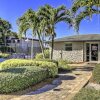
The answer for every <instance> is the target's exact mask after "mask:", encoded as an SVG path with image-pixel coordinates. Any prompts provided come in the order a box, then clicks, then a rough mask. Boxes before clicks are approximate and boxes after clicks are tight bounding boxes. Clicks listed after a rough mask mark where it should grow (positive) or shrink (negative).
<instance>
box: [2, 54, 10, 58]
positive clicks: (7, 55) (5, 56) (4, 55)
mask: <svg viewBox="0 0 100 100" xmlns="http://www.w3.org/2000/svg"><path fill="white" fill-rule="evenodd" d="M9 56H10V54H7V53H0V58H8V57H9Z"/></svg>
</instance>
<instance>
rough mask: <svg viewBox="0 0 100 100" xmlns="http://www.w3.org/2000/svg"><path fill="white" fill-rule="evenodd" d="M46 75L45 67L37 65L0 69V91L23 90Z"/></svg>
mask: <svg viewBox="0 0 100 100" xmlns="http://www.w3.org/2000/svg"><path fill="white" fill-rule="evenodd" d="M47 77H48V71H47V70H46V69H43V68H40V67H37V66H21V67H15V68H14V67H13V68H10V69H5V70H2V71H0V93H10V92H15V91H19V90H23V89H25V88H27V87H29V86H31V85H34V84H36V83H39V82H40V81H42V80H44V79H46V78H47Z"/></svg>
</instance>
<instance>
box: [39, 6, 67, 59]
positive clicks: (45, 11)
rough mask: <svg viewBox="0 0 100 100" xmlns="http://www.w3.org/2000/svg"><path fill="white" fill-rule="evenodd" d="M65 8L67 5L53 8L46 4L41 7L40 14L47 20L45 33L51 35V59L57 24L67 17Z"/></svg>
mask: <svg viewBox="0 0 100 100" xmlns="http://www.w3.org/2000/svg"><path fill="white" fill-rule="evenodd" d="M65 9H66V7H65V6H60V7H58V8H53V7H51V6H50V5H45V6H43V7H41V8H40V9H39V16H40V17H41V18H43V19H45V20H46V23H45V33H46V34H49V35H50V36H51V41H52V44H51V45H52V48H51V56H50V58H51V59H52V57H53V48H54V38H55V36H56V32H55V25H56V24H57V23H58V22H61V21H63V20H64V19H65Z"/></svg>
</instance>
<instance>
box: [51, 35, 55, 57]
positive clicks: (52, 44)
mask: <svg viewBox="0 0 100 100" xmlns="http://www.w3.org/2000/svg"><path fill="white" fill-rule="evenodd" d="M51 46H52V48H51V56H50V59H52V58H53V49H54V34H52V43H51Z"/></svg>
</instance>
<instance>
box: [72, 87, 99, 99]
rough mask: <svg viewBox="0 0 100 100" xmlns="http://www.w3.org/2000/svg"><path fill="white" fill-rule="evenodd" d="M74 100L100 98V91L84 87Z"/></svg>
mask: <svg viewBox="0 0 100 100" xmlns="http://www.w3.org/2000/svg"><path fill="white" fill-rule="evenodd" d="M72 100H100V91H97V90H95V89H90V88H83V89H82V90H81V91H80V92H79V93H78V94H76V95H75V97H74V98H73V99H72Z"/></svg>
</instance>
